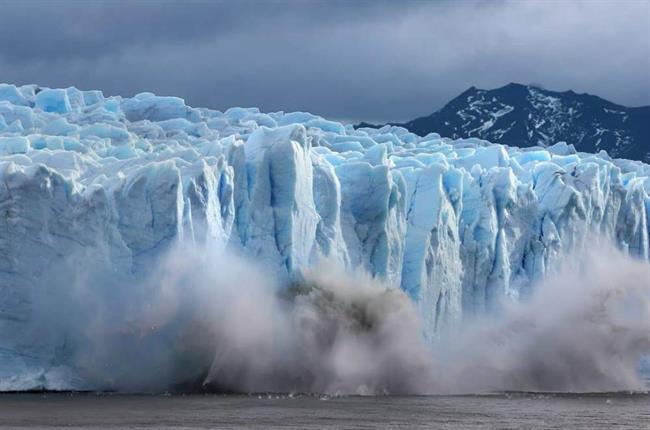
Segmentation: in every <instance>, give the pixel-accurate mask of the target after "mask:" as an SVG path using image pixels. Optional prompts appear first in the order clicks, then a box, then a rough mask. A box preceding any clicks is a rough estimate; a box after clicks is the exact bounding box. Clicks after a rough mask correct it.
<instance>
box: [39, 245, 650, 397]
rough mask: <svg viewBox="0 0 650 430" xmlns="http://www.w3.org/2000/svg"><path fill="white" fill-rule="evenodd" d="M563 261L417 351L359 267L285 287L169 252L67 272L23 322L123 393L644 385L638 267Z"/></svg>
mask: <svg viewBox="0 0 650 430" xmlns="http://www.w3.org/2000/svg"><path fill="white" fill-rule="evenodd" d="M567 261H569V259H567ZM570 263H571V264H567V265H566V266H565V267H562V268H560V270H558V272H557V273H556V274H554V275H552V276H550V277H549V278H548V279H547V280H546V281H545V282H543V283H541V284H540V285H537V286H536V288H535V291H536V294H534V296H533V297H532V298H530V299H529V300H527V301H525V302H521V303H505V304H504V305H503V309H502V312H500V313H499V315H498V316H493V317H486V318H481V319H476V318H475V319H473V320H472V322H470V323H468V324H466V325H464V326H462V327H459V328H458V330H456V331H454V332H453V333H450V335H449V336H447V337H446V338H445V339H442V340H440V342H439V343H437V344H435V345H426V344H425V342H424V339H423V337H422V336H421V333H422V327H421V320H420V318H419V316H418V313H417V310H416V308H415V307H414V306H413V304H412V303H411V301H410V299H409V298H408V297H407V296H406V295H405V294H403V293H402V292H401V291H400V290H398V289H395V288H388V287H387V286H385V285H382V284H381V283H380V282H378V281H377V280H374V279H372V278H370V277H369V276H367V275H365V274H361V273H352V274H350V273H347V272H345V271H343V270H341V269H340V268H337V267H336V266H335V265H332V264H327V263H324V264H323V265H321V266H319V267H316V268H314V269H313V270H310V271H307V272H306V273H305V274H304V276H303V279H304V280H303V281H302V282H300V283H299V284H296V285H293V286H290V287H286V286H281V285H277V284H276V282H275V281H274V276H273V275H272V274H269V273H266V272H264V270H263V269H262V268H260V267H258V266H256V265H254V264H251V263H249V262H246V261H245V260H244V259H241V258H237V257H234V256H232V255H229V254H226V253H223V252H218V251H211V250H206V249H196V248H195V247H182V246H179V247H177V248H175V249H174V250H173V251H172V252H171V253H170V254H169V255H167V256H166V257H165V258H164V259H163V260H162V261H161V262H160V264H159V265H158V266H157V271H156V273H155V274H152V275H151V276H150V277H148V278H147V279H144V280H143V279H139V280H134V279H132V278H129V277H126V278H119V277H116V275H115V274H107V273H106V272H105V271H100V270H92V271H91V270H88V269H85V270H83V271H81V272H83V273H80V271H79V270H75V275H74V276H70V272H69V271H68V272H66V275H65V276H64V278H65V279H66V283H65V287H61V286H58V287H56V288H55V287H52V288H50V290H51V291H54V293H53V294H50V295H49V296H48V297H49V298H48V299H47V300H44V301H43V302H42V308H43V309H41V310H40V311H39V312H40V313H41V314H42V315H43V316H42V317H41V318H40V319H38V321H40V323H37V324H36V325H35V326H34V330H35V331H38V330H39V329H43V328H46V329H47V332H48V335H49V336H50V337H52V336H54V338H55V339H58V340H57V343H59V344H62V345H65V351H64V352H63V354H64V355H66V354H67V357H68V358H67V359H66V360H67V361H71V362H73V363H74V365H75V367H76V369H78V371H79V373H80V375H81V377H82V378H83V379H84V380H86V381H88V382H89V383H90V385H91V386H94V387H99V388H101V389H113V390H120V391H165V390H203V389H210V390H217V391H230V392H269V391H273V392H312V393H329V394H386V393H390V394H428V393H461V392H462V393H476V392H485V391H494V390H499V391H501V390H544V391H549V390H552V391H595V390H596V391H602V390H620V389H626V390H627V389H642V388H643V386H642V383H641V381H640V378H639V375H638V372H637V364H638V360H639V357H640V356H642V355H643V354H648V353H650V277H649V276H650V272H649V270H650V269H649V267H648V264H647V262H639V261H636V260H633V259H631V258H629V257H626V256H625V255H623V254H621V253H619V252H617V251H614V250H611V249H606V250H603V249H599V250H598V251H597V252H591V253H588V254H586V255H582V256H581V257H580V258H579V259H573V260H571V261H570ZM75 267H79V266H75ZM86 267H87V266H86ZM51 279H52V280H53V281H52V282H53V283H59V282H57V281H56V279H57V278H56V277H52V278H51ZM70 279H74V281H72V284H73V285H72V287H70ZM53 297H57V299H56V301H53V299H52V298H53Z"/></svg>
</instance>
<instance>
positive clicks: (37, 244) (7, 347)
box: [0, 84, 650, 390]
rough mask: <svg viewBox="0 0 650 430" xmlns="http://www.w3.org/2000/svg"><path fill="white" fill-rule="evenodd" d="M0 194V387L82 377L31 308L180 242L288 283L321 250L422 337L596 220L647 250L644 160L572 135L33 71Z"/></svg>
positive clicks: (607, 235)
mask: <svg viewBox="0 0 650 430" xmlns="http://www.w3.org/2000/svg"><path fill="white" fill-rule="evenodd" d="M0 210H1V212H0V213H1V216H0V382H1V383H2V384H1V385H0V388H2V389H5V390H7V389H9V390H11V389H27V388H33V387H44V388H58V389H60V388H75V387H78V386H79V387H81V386H87V384H88V381H87V380H80V379H79V376H78V375H79V373H78V372H76V370H75V368H74V367H75V365H77V364H78V363H77V362H74V363H72V362H70V360H69V358H70V357H72V356H74V355H75V351H73V349H74V348H75V347H74V346H71V341H68V340H66V336H65V335H62V336H61V337H58V336H55V337H53V338H47V339H38V340H37V341H35V338H36V337H35V336H36V334H39V333H41V331H40V330H42V323H43V321H39V315H38V312H37V310H38V309H43V307H42V305H43V303H48V304H50V305H51V306H56V305H57V304H61V302H62V301H65V300H66V298H67V297H70V296H69V291H68V292H66V289H73V288H77V287H78V286H79V285H81V284H83V286H84V291H88V289H90V290H92V289H93V288H96V289H97V290H101V291H99V292H98V294H96V295H95V294H93V295H92V298H93V300H102V301H108V302H110V301H111V300H116V297H120V296H119V295H116V297H114V296H112V295H111V293H110V291H111V288H113V287H111V282H114V283H118V282H119V283H121V284H122V287H120V288H123V286H124V285H131V286H133V288H137V287H138V286H143V287H142V288H140V289H139V291H138V294H140V295H141V296H146V295H147V288H146V286H147V285H148V282H147V281H142V280H143V279H144V280H146V279H150V277H151V275H152V273H155V272H156V270H157V269H158V267H159V264H160V262H161V261H163V260H162V259H164V258H168V255H169V252H170V251H171V250H173V249H176V248H175V247H177V246H178V244H179V243H181V244H183V245H184V246H186V245H188V244H190V245H192V246H195V247H207V248H208V249H221V250H226V251H227V252H230V253H235V254H238V255H241V256H243V257H244V258H246V259H249V260H254V261H255V262H256V263H257V265H259V266H260V267H263V268H264V270H265V271H267V272H268V273H272V274H273V275H274V276H275V277H277V283H278V285H279V287H278V288H280V289H283V288H285V289H286V288H288V289H291V286H292V285H293V286H295V285H302V284H303V283H304V282H305V279H308V277H307V278H306V276H307V275H306V273H307V272H308V271H309V270H310V269H311V268H312V267H314V266H317V265H318V264H319V263H321V262H322V261H328V262H329V263H330V264H335V265H337V266H338V267H344V268H346V269H348V270H350V271H362V272H367V273H369V274H370V275H372V277H374V278H376V279H378V280H381V281H382V282H384V283H385V284H386V285H388V286H389V287H391V288H399V289H400V290H401V291H403V292H404V293H405V294H406V295H407V296H408V297H410V299H411V300H412V302H413V303H414V304H415V307H416V308H417V312H418V314H419V317H420V318H421V320H422V328H421V329H422V331H423V332H424V337H425V338H426V339H427V342H428V343H429V344H431V343H432V342H435V341H436V339H438V338H439V337H440V336H441V334H442V333H444V332H446V331H448V330H453V327H455V326H457V325H458V324H459V323H460V322H461V321H462V320H464V319H468V318H471V317H474V316H478V315H482V314H486V313H488V314H489V313H492V312H493V311H495V310H498V308H500V306H502V304H503V302H504V301H506V302H507V301H510V302H516V301H519V300H525V299H526V297H528V296H531V295H532V293H533V286H534V284H535V282H536V281H539V280H541V279H542V278H544V277H545V276H546V275H549V274H550V273H551V272H552V271H553V269H554V268H555V267H558V266H559V264H560V263H561V261H562V260H563V259H564V258H565V257H566V256H567V255H571V254H572V253H577V252H581V251H584V249H585V248H586V247H589V246H593V240H591V239H590V238H592V237H593V236H595V235H597V236H598V237H599V238H600V239H601V240H602V242H603V243H604V242H613V243H614V244H615V245H616V247H618V248H619V249H620V250H622V251H623V252H625V253H627V254H629V255H631V256H632V257H634V258H636V259H638V260H641V261H645V262H647V261H648V258H649V255H650V244H649V231H650V230H649V225H650V166H649V165H647V164H644V163H642V162H638V161H629V160H619V159H611V158H609V157H608V156H607V155H606V154H605V153H600V154H598V155H594V154H586V153H579V152H576V151H575V149H574V148H573V147H572V145H570V142H568V144H567V143H563V142H559V143H556V144H554V145H552V146H549V147H534V148H523V149H520V148H515V147H508V146H504V145H498V144H492V143H490V142H487V141H483V140H479V139H465V140H463V139H460V140H450V139H447V138H443V137H440V136H439V135H437V134H435V133H431V134H428V135H426V136H418V135H415V134H413V133H409V132H408V131H407V130H406V129H404V128H400V127H389V126H386V127H383V128H381V129H372V128H359V129H355V128H354V127H352V126H350V125H343V124H340V123H338V122H334V121H329V120H326V119H323V118H321V117H318V116H315V115H312V114H309V113H304V112H292V113H284V112H274V113H268V114H267V113H262V112H260V111H259V110H258V109H255V108H249V109H243V108H232V109H229V110H227V111H225V112H220V111H216V110H211V109H205V108H193V107H190V106H187V105H186V104H185V103H184V101H183V100H182V99H180V98H176V97H159V96H156V95H154V94H151V93H142V94H138V95H136V96H135V97H133V98H122V97H105V96H104V95H103V94H102V93H101V92H100V91H81V90H78V89H76V88H67V89H49V88H42V87H38V86H36V85H26V86H21V87H16V86H14V85H6V84H3V85H0ZM594 233H595V234H594ZM174 252H178V251H174ZM210 255H219V254H218V253H216V254H210ZM215 258H216V257H215ZM164 261H168V260H164ZM205 264H206V265H207V264H210V263H209V262H205ZM219 267H222V266H219ZM222 268H223V267H222ZM224 270H226V269H225V268H224ZM98 274H101V276H99V275H98ZM100 278H101V279H100ZM639 282H644V281H643V279H641V280H640V281H639ZM287 286H289V287H287ZM175 288H176V287H175ZM174 291H176V290H174ZM135 303H141V304H143V306H144V305H146V302H145V301H141V300H140V301H136V302H135ZM107 309H113V308H107ZM39 324H40V325H39ZM413 326H417V325H413ZM409 327H411V326H409ZM65 332H66V328H65V327H64V328H62V329H61V333H65ZM32 335H33V336H32ZM217 382H218V381H217Z"/></svg>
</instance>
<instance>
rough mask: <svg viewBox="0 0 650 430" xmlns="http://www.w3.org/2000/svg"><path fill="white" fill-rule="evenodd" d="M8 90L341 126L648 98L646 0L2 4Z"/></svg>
mask: <svg viewBox="0 0 650 430" xmlns="http://www.w3.org/2000/svg"><path fill="white" fill-rule="evenodd" d="M0 82H9V83H16V84H25V83H38V84H40V85H44V86H51V87H54V86H56V87H67V86H71V85H74V86H76V87H78V88H82V89H102V90H103V91H104V93H105V94H107V95H116V94H120V95H125V96H129V95H133V94H135V93H138V92H141V91H152V92H155V93H157V94H165V95H178V96H180V97H183V98H185V99H186V101H187V102H188V103H189V104H191V105H193V106H205V107H212V108H216V109H225V108H227V107H230V106H258V107H260V108H261V109H262V110H264V111H275V110H285V111H292V110H307V111H311V112H314V113H318V114H320V115H324V116H327V117H331V118H336V119H342V120H353V121H355V120H372V121H389V120H392V121H397V120H406V119H412V118H415V117H417V116H422V115H425V114H429V113H431V112H433V111H435V110H437V109H438V108H440V107H442V105H444V104H445V103H446V102H448V101H449V100H450V99H452V98H453V97H455V96H456V95H458V94H459V93H460V92H462V91H463V90H465V89H466V88H468V87H470V86H472V85H474V86H477V87H479V88H495V87H498V86H501V85H504V84H506V83H508V82H520V83H531V82H534V83H539V84H542V85H543V86H544V87H546V88H548V89H553V90H567V89H573V90H575V91H577V92H589V93H592V94H596V95H599V96H601V97H604V98H607V99H609V100H611V101H613V102H616V103H621V104H624V105H628V106H638V105H644V104H650V0H617V1H607V0H602V1H596V0H592V1H585V2H573V1H568V0H567V1H562V0H557V1H554V0H539V1H483V2H480V1H470V0H467V1H400V2H397V1H386V2H383V1H372V2H371V1H357V2H355V1H352V0H350V1H333V0H330V1H325V0H323V1H315V0H314V1H307V0H304V1H297V0H296V1H290V0H287V1H245V0H233V1H229V2H207V1H193V2H192V1H183V2H181V1H178V2H175V1H152V0H149V1H147V0H141V1H128V2H127V1H124V2H121V1H111V2H108V1H106V2H102V1H90V0H86V1H83V0H77V1H58V0H41V1H6V0H0Z"/></svg>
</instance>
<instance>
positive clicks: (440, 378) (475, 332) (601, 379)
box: [436, 244, 650, 393]
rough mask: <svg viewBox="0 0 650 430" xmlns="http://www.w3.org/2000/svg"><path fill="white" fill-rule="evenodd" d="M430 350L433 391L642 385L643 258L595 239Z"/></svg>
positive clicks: (649, 291)
mask: <svg viewBox="0 0 650 430" xmlns="http://www.w3.org/2000/svg"><path fill="white" fill-rule="evenodd" d="M534 291H535V292H534V294H533V296H532V297H531V298H530V299H529V300H526V301H523V302H516V303H505V304H504V306H503V309H502V310H501V312H500V313H499V315H495V316H492V317H489V318H482V319H479V320H477V321H474V322H472V323H468V324H467V325H465V326H464V327H463V328H462V330H461V331H460V332H459V333H458V334H457V336H456V338H454V339H448V340H447V342H446V343H445V345H444V346H443V347H441V348H440V349H439V350H438V354H437V356H438V357H437V358H438V361H439V363H441V365H440V366H439V367H438V368H437V378H436V381H437V387H436V390H437V391H441V392H465V393H467V392H472V393H474V392H484V391H495V390H496V391H505V390H523V391H571V392H587V391H612V390H614V391H616V390H644V389H645V388H646V387H644V383H643V381H642V380H641V378H640V376H639V374H638V371H637V367H638V364H639V360H640V358H641V357H642V356H643V355H647V354H650V265H648V262H647V261H640V260H634V259H632V258H631V257H629V256H627V255H625V254H623V253H622V252H620V251H618V250H615V249H613V248H610V247H607V246H603V245H602V244H601V245H600V246H598V247H596V248H593V249H592V250H591V251H587V252H585V253H583V254H582V255H579V256H573V257H570V256H569V257H567V258H566V259H565V261H564V263H563V264H562V265H561V266H560V267H559V270H557V271H556V272H555V273H552V274H550V275H549V277H548V278H547V279H546V280H545V281H543V282H541V283H539V284H538V285H536V286H535V287H534Z"/></svg>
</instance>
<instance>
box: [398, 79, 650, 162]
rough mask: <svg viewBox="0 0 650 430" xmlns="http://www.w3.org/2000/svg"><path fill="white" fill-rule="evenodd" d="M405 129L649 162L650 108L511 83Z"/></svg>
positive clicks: (471, 92)
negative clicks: (569, 147) (565, 146)
mask: <svg viewBox="0 0 650 430" xmlns="http://www.w3.org/2000/svg"><path fill="white" fill-rule="evenodd" d="M401 125H402V126H403V127H405V128H407V129H408V130H410V131H411V132H413V133H416V134H418V135H421V136H424V135H426V134H428V133H430V132H436V133H439V134H440V135H441V136H448V137H450V138H453V139H459V138H467V137H478V138H481V139H485V140H489V141H491V142H496V143H501V144H505V145H511V146H519V147H530V146H550V145H553V144H555V143H556V142H567V143H570V144H572V145H573V146H574V147H575V148H576V149H577V150H579V151H584V152H593V153H596V152H599V151H601V150H604V151H606V152H607V153H608V154H609V155H610V156H612V157H617V158H628V159H632V160H641V161H645V162H650V106H644V107H637V108H628V107H625V106H621V105H617V104H614V103H611V102H609V101H607V100H604V99H601V98H599V97H596V96H592V95H589V94H576V93H575V92H573V91H566V92H556V91H548V90H545V89H542V88H538V87H535V86H525V85H520V84H512V83H511V84H508V85H506V86H504V87H501V88H497V89H494V90H482V89H477V88H475V87H472V88H470V89H468V90H467V91H465V92H463V93H462V94H461V95H459V96H458V97H456V98H455V99H453V100H452V101H450V102H449V103H448V104H447V105H445V106H444V107H443V108H442V109H440V110H439V111H437V112H435V113H433V114H432V115H429V116H426V117H422V118H418V119H415V120H413V121H409V122H407V123H405V124H401Z"/></svg>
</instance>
